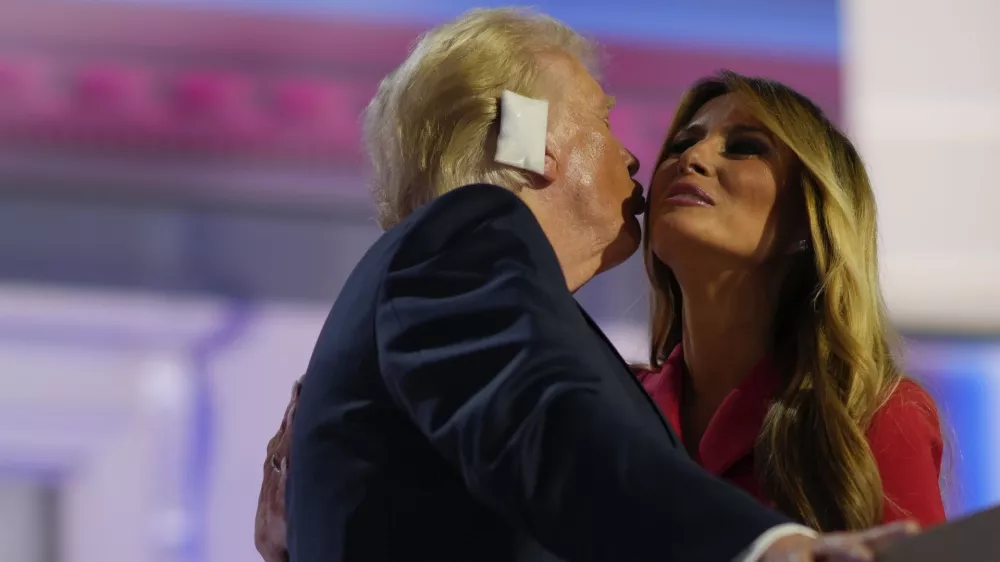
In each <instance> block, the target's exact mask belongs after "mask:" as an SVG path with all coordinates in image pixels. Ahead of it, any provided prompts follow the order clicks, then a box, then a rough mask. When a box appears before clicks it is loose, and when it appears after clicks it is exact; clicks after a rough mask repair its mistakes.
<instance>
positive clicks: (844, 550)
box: [757, 521, 920, 562]
mask: <svg viewBox="0 0 1000 562" xmlns="http://www.w3.org/2000/svg"><path fill="white" fill-rule="evenodd" d="M918 532H920V527H919V526H918V525H917V524H916V523H913V522H909V521H906V522H899V523H893V524H890V525H882V526H881V527H875V528H872V529H869V530H867V531H861V532H856V533H830V534H826V535H820V536H819V537H816V538H813V537H809V536H806V535H790V536H787V537H782V538H780V539H778V540H777V541H775V542H774V544H772V545H771V547H770V548H768V549H767V550H766V551H764V553H763V554H762V555H761V557H760V558H759V559H758V561H757V562H872V561H874V560H875V556H876V554H877V553H878V552H879V551H881V550H882V549H884V548H886V547H887V546H889V545H890V544H892V543H894V542H895V541H897V540H899V539H902V538H906V537H910V536H913V535H915V534H917V533H918Z"/></svg>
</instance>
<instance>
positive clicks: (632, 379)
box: [576, 303, 686, 454]
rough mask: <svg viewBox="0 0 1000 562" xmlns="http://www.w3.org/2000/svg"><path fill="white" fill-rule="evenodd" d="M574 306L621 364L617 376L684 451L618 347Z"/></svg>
mask: <svg viewBox="0 0 1000 562" xmlns="http://www.w3.org/2000/svg"><path fill="white" fill-rule="evenodd" d="M576 307H577V308H578V309H579V310H580V314H581V315H582V316H583V319H584V320H586V321H587V324H588V325H589V326H590V329H591V330H593V332H594V333H595V334H597V336H598V337H599V338H601V340H603V341H604V343H605V344H606V345H607V348H608V350H609V351H610V352H611V354H612V355H614V357H615V359H616V360H617V361H618V363H619V364H620V365H621V366H622V369H621V371H620V372H619V374H618V376H619V378H620V377H626V378H628V381H626V382H625V383H624V384H627V385H631V386H632V387H633V388H634V389H636V390H638V392H639V393H640V394H641V395H642V397H643V399H644V400H645V402H646V404H648V405H649V407H650V408H652V409H653V411H654V412H656V416H657V418H658V419H659V420H660V423H661V424H663V428H664V429H666V430H667V434H668V435H669V436H670V441H671V442H672V443H673V444H674V446H675V447H677V448H678V449H680V450H681V451H684V450H685V449H684V447H683V445H682V444H681V442H680V439H678V438H677V435H676V434H675V433H674V430H673V428H672V427H671V426H670V422H668V421H667V419H666V418H665V417H664V416H663V412H661V411H660V408H659V407H657V405H656V403H655V402H654V401H653V398H652V397H651V396H650V395H649V393H648V392H646V389H645V388H643V387H642V384H640V383H639V379H638V378H636V376H635V375H634V374H633V372H632V367H631V366H630V365H629V364H628V362H627V361H625V358H624V357H622V356H621V354H620V353H618V348H616V347H615V346H614V344H613V343H611V340H609V339H608V336H607V335H605V334H604V331H603V330H601V327H600V326H598V325H597V322H595V321H594V319H593V318H591V317H590V315H589V314H587V311H586V310H584V309H583V307H582V306H580V304H579V303H577V305H576ZM685 454H686V452H685Z"/></svg>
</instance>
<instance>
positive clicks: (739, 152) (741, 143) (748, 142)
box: [726, 138, 768, 156]
mask: <svg viewBox="0 0 1000 562" xmlns="http://www.w3.org/2000/svg"><path fill="white" fill-rule="evenodd" d="M767 151H768V144H767V142H765V141H763V140H761V139H756V138H736V139H732V140H730V141H729V142H727V143H726V154H730V155H734V156H763V155H764V154H767Z"/></svg>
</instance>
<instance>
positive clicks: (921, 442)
mask: <svg viewBox="0 0 1000 562" xmlns="http://www.w3.org/2000/svg"><path fill="white" fill-rule="evenodd" d="M868 442H869V444H870V446H871V449H872V453H873V454H874V455H875V461H876V463H877V464H878V468H879V475H880V476H881V477H882V489H883V492H884V495H885V507H884V520H885V522H886V523H889V522H891V521H897V520H901V519H915V520H916V521H918V522H920V524H921V525H923V526H929V525H933V524H936V523H941V522H942V521H944V520H945V512H944V505H943V502H942V500H941V487H940V483H939V480H940V477H941V452H942V448H943V447H942V440H941V427H940V424H939V421H938V415H937V410H936V408H935V407H934V401H933V400H932V399H931V397H930V396H929V395H928V394H927V393H926V392H925V391H924V390H923V389H922V388H920V387H919V386H917V384H916V383H914V382H913V381H910V380H904V381H902V382H901V383H900V385H899V387H898V388H897V389H896V391H895V392H894V393H893V395H892V396H890V397H889V400H888V401H886V403H885V405H884V406H882V408H881V409H880V410H879V411H878V412H877V413H876V415H875V418H874V419H873V420H872V424H871V427H870V428H869V430H868Z"/></svg>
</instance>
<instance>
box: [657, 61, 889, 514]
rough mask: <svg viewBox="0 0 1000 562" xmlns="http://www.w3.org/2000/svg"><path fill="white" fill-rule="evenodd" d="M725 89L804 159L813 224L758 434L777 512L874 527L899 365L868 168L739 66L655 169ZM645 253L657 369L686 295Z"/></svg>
mask: <svg viewBox="0 0 1000 562" xmlns="http://www.w3.org/2000/svg"><path fill="white" fill-rule="evenodd" d="M724 94H734V95H736V96H738V99H739V100H740V101H741V102H742V104H743V106H744V107H746V109H747V110H749V111H750V112H751V113H752V114H753V115H754V116H755V117H756V118H757V119H758V120H759V121H760V122H761V124H762V125H763V126H764V127H766V128H767V129H768V130H770V132H771V133H772V134H773V135H774V136H775V137H777V138H778V139H780V140H781V141H782V142H783V143H784V144H785V145H787V146H788V147H789V148H790V149H791V151H792V152H793V153H794V154H795V155H796V156H797V158H798V161H799V165H798V166H797V168H798V169H799V172H798V177H797V180H798V182H799V184H800V185H801V189H802V191H803V195H804V197H803V199H804V203H805V212H806V214H807V216H808V221H809V237H810V240H809V246H810V248H811V251H809V252H805V253H802V254H800V255H799V256H798V257H797V260H798V263H796V264H794V265H793V266H792V268H791V272H790V273H789V275H788V278H787V279H786V280H785V284H784V286H783V288H782V293H781V294H782V298H781V304H780V305H779V310H778V311H777V316H776V318H777V333H776V334H775V338H774V341H775V345H776V346H778V348H776V349H775V352H776V353H779V354H780V355H781V358H782V359H784V360H787V361H788V362H787V363H785V364H786V365H788V368H787V369H786V372H785V373H784V375H785V378H784V379H783V386H782V389H781V391H780V392H779V395H778V396H776V397H775V399H774V401H773V403H772V405H771V407H770V410H769V411H768V413H767V416H766V418H765V420H764V424H763V427H762V428H761V432H760V434H759V436H758V440H757V444H756V447H755V451H754V458H755V462H756V464H757V467H756V468H757V474H758V475H759V478H760V480H761V484H762V486H763V489H764V491H765V493H766V494H767V495H768V496H769V497H770V498H771V499H772V500H773V501H774V502H775V503H776V505H777V507H778V508H779V509H780V510H782V511H784V512H785V513H788V514H790V515H791V516H793V517H796V518H797V519H799V520H800V521H802V522H803V523H805V524H807V525H810V526H812V527H814V528H817V529H822V530H826V531H830V530H846V529H850V530H855V529H862V528H866V527H870V526H872V525H875V524H878V523H880V522H881V520H882V511H883V493H882V481H881V478H880V477H879V471H878V466H877V465H876V462H875V459H874V457H873V455H872V451H871V450H870V448H869V446H868V441H867V439H866V437H865V432H866V430H867V428H868V426H869V424H870V422H871V420H872V417H873V415H874V414H875V412H876V410H877V409H878V408H879V407H880V406H881V405H882V404H883V403H884V401H885V399H886V398H887V397H888V396H889V395H890V394H891V393H892V391H893V390H894V388H895V386H896V385H897V384H898V382H899V380H900V378H901V371H900V368H899V365H898V363H897V360H896V359H895V353H894V352H895V350H896V345H895V344H896V342H897V339H896V337H895V335H894V332H893V331H892V329H891V327H890V325H889V322H888V319H887V314H886V309H885V305H884V303H883V300H882V295H881V289H880V287H879V274H878V259H877V250H876V248H877V241H878V236H877V233H876V220H875V219H876V209H875V198H874V195H873V194H872V188H871V184H870V182H869V179H868V174H867V173H866V172H865V168H864V165H863V163H862V161H861V157H860V156H859V155H858V153H857V151H856V150H855V149H854V147H853V146H852V144H851V142H850V141H849V140H848V139H847V138H846V137H845V136H844V134H843V133H841V132H840V131H839V130H838V129H837V128H836V127H835V126H834V125H833V124H832V123H831V122H830V121H829V119H827V117H826V116H825V115H824V114H823V112H822V111H821V110H820V109H819V108H818V107H817V106H816V105H815V104H813V103H812V102H811V101H810V100H809V99H808V98H806V97H805V96H803V95H801V94H799V93H797V92H795V91H794V90H792V89H791V88H789V87H787V86H785V85H783V84H780V83H777V82H774V81H771V80H765V79H761V78H751V77H745V76H741V75H739V74H736V73H733V72H722V73H720V74H719V75H718V76H717V77H714V78H711V79H707V80H703V81H701V82H699V83H697V84H696V85H694V86H693V87H692V88H691V89H690V90H689V91H688V92H687V93H686V94H685V95H684V96H683V98H682V99H681V102H680V106H679V108H678V110H677V113H676V116H675V117H674V121H673V123H672V124H671V126H670V130H669V132H668V134H667V139H666V142H665V143H664V145H663V146H664V148H663V150H662V151H661V154H660V157H659V159H658V161H657V166H658V165H659V163H660V162H662V161H663V159H664V158H666V153H667V147H669V146H670V145H671V143H672V142H673V139H674V137H675V136H676V135H677V133H678V132H679V130H680V129H681V128H682V127H684V126H685V125H687V123H689V122H690V121H691V119H692V118H693V117H694V115H695V113H696V112H697V111H698V110H699V108H701V107H702V106H703V105H704V104H705V103H707V102H708V101H709V100H711V99H713V98H716V97H719V96H722V95H724ZM655 168H656V166H654V169H655ZM792 181H794V180H792ZM646 220H647V224H646V225H647V229H648V226H649V218H648V216H647V219H646ZM647 232H648V230H647ZM644 251H645V259H646V270H647V273H648V275H649V279H650V281H651V283H652V287H653V293H652V311H651V312H652V322H651V326H652V334H651V336H652V345H651V354H650V355H651V356H650V361H651V363H652V364H653V366H654V367H659V366H662V364H663V362H664V361H665V360H666V357H667V356H668V355H669V354H670V352H671V350H672V349H673V348H674V346H676V345H677V344H678V343H680V340H681V327H682V324H683V322H682V319H681V316H682V308H683V307H682V296H681V292H680V287H679V285H678V283H677V280H676V278H675V277H674V275H673V273H672V272H671V271H670V269H669V268H668V267H667V266H666V265H664V264H663V263H662V262H661V261H660V260H659V259H657V258H656V256H654V255H653V253H652V250H651V248H650V245H649V236H647V237H646V241H645V247H644Z"/></svg>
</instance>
